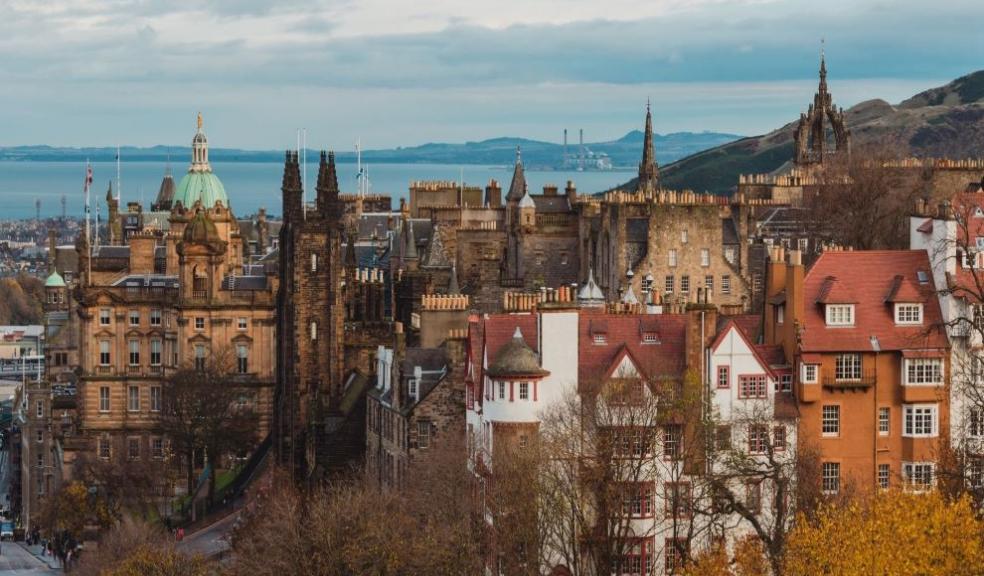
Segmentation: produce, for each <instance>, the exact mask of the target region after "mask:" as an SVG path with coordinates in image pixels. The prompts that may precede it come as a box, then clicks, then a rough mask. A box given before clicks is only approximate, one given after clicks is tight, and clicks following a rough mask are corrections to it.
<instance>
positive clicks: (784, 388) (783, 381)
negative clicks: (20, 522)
mask: <svg viewBox="0 0 984 576" xmlns="http://www.w3.org/2000/svg"><path fill="white" fill-rule="evenodd" d="M779 391H780V392H792V391H793V375H792V374H780V375H779Z"/></svg>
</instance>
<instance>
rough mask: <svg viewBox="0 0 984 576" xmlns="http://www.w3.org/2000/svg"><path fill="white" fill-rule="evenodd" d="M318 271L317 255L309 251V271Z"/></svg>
mask: <svg viewBox="0 0 984 576" xmlns="http://www.w3.org/2000/svg"><path fill="white" fill-rule="evenodd" d="M317 271H318V255H317V254H315V253H311V272H317Z"/></svg>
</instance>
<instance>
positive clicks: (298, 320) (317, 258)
mask: <svg viewBox="0 0 984 576" xmlns="http://www.w3.org/2000/svg"><path fill="white" fill-rule="evenodd" d="M316 190H317V198H316V201H315V206H314V207H313V209H312V208H310V207H309V208H308V209H307V210H305V207H304V205H303V194H304V192H303V190H302V188H301V177H300V167H299V164H298V158H297V153H296V152H288V154H287V159H286V162H285V165H284V176H283V184H282V191H283V215H284V221H283V226H282V228H281V230H280V292H279V294H278V304H277V306H278V312H279V314H278V319H277V326H278V334H277V346H278V354H277V355H278V358H277V370H278V389H277V400H276V408H275V410H276V420H277V421H276V426H275V446H276V449H277V455H278V459H279V460H280V462H281V463H282V464H283V465H285V466H287V467H288V469H289V470H291V471H292V473H293V474H294V476H295V478H296V479H298V480H303V479H306V478H311V477H312V476H315V475H317V474H320V473H323V472H324V471H327V470H330V469H333V468H337V467H340V466H342V465H343V464H344V463H345V462H347V461H348V459H349V458H350V457H351V454H349V451H348V450H347V449H346V448H345V447H346V446H351V445H352V444H353V443H352V442H348V441H347V440H346V439H338V438H333V431H335V430H336V429H337V426H335V423H336V422H337V421H338V420H339V418H343V417H344V414H343V413H342V396H343V393H344V388H343V386H344V381H343V375H344V351H343V329H344V320H345V305H344V299H343V285H342V284H343V283H342V280H343V278H342V268H343V265H344V263H343V254H342V248H341V246H342V235H343V234H344V223H343V219H342V217H343V211H344V206H343V204H342V201H341V200H340V199H339V190H338V175H337V173H336V171H335V155H334V153H327V154H326V153H325V152H322V153H321V161H320V165H319V168H318V183H317V187H316Z"/></svg>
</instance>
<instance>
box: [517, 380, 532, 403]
mask: <svg viewBox="0 0 984 576" xmlns="http://www.w3.org/2000/svg"><path fill="white" fill-rule="evenodd" d="M519 399H520V400H529V399H530V383H529V382H520V383H519Z"/></svg>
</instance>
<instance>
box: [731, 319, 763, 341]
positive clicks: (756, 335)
mask: <svg viewBox="0 0 984 576" xmlns="http://www.w3.org/2000/svg"><path fill="white" fill-rule="evenodd" d="M731 319H732V320H734V321H735V324H737V325H738V327H739V328H741V331H742V332H744V333H745V336H747V337H748V340H749V341H750V342H752V343H753V344H755V343H758V342H759V341H760V340H761V338H760V336H761V335H762V316H761V315H759V314H739V315H737V316H731Z"/></svg>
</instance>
